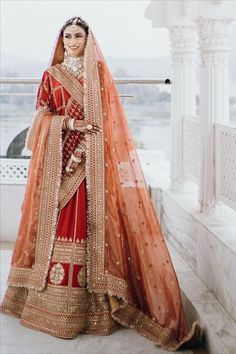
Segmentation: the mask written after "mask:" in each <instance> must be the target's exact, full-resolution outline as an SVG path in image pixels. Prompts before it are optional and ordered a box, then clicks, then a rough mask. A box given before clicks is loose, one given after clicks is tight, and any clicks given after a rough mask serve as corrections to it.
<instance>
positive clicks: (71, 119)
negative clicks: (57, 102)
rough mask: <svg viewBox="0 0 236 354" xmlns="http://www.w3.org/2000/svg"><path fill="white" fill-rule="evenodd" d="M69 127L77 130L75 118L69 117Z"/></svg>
mask: <svg viewBox="0 0 236 354" xmlns="http://www.w3.org/2000/svg"><path fill="white" fill-rule="evenodd" d="M68 128H69V129H70V130H75V120H74V118H70V119H68Z"/></svg>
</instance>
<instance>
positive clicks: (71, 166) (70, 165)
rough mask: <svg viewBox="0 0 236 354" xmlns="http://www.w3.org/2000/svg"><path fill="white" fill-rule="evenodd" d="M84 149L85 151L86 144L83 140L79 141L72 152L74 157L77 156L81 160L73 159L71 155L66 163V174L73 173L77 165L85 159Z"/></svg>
mask: <svg viewBox="0 0 236 354" xmlns="http://www.w3.org/2000/svg"><path fill="white" fill-rule="evenodd" d="M85 151H86V145H85V143H84V142H83V141H81V142H80V144H79V145H78V146H77V148H76V149H75V151H74V153H73V154H74V156H75V158H79V159H81V161H80V162H77V161H74V160H73V158H72V156H71V157H70V158H69V160H68V161H67V164H66V172H67V173H68V174H72V173H74V172H75V170H76V168H77V167H78V165H79V164H80V163H81V162H82V161H83V160H84V159H85Z"/></svg>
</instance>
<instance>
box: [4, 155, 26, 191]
mask: <svg viewBox="0 0 236 354" xmlns="http://www.w3.org/2000/svg"><path fill="white" fill-rule="evenodd" d="M28 166H29V159H4V158H1V159H0V167H1V168H0V184H23V185H24V184H26V180H27V173H28Z"/></svg>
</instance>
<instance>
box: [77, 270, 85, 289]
mask: <svg viewBox="0 0 236 354" xmlns="http://www.w3.org/2000/svg"><path fill="white" fill-rule="evenodd" d="M77 280H78V283H79V285H80V286H81V287H82V288H84V287H85V268H84V267H82V268H81V269H80V270H79V272H78V274H77Z"/></svg>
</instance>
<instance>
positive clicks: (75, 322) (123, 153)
mask: <svg viewBox="0 0 236 354" xmlns="http://www.w3.org/2000/svg"><path fill="white" fill-rule="evenodd" d="M26 147H28V148H29V149H30V150H31V151H32V157H31V160H30V166H29V173H28V183H27V187H26V193H25V197H24V202H23V205H22V218H21V223H20V227H19V231H18V235H17V240H16V244H15V248H14V251H13V255H12V261H11V269H10V273H9V276H8V282H7V284H8V287H7V291H6V294H5V297H4V299H3V302H2V305H1V311H2V312H3V313H6V314H8V315H11V316H15V317H19V318H20V323H21V324H22V325H24V326H27V327H30V328H32V329H35V330H39V331H43V332H46V333H49V334H51V335H53V336H56V337H61V338H75V337H76V336H78V334H79V333H89V334H95V335H108V334H110V333H112V332H113V331H115V330H117V329H118V328H119V327H121V326H124V327H127V328H133V329H135V330H136V331H137V332H138V333H140V334H141V335H143V336H145V337H147V338H149V339H150V340H152V341H153V342H154V343H155V344H156V345H158V346H161V347H162V348H163V349H167V350H170V351H175V350H177V349H178V348H180V347H183V346H191V345H192V346H193V345H195V344H196V342H197V341H198V338H199V333H200V326H199V324H198V322H195V323H194V324H193V325H192V327H191V329H189V328H188V325H187V323H186V319H185V316H184V311H183V306H182V303H181V298H180V289H179V285H178V281H177V278H176V274H175V271H174V269H173V265H172V262H171V259H170V255H169V253H168V250H167V247H166V243H165V240H164V237H163V234H162V231H161V228H160V225H159V223H158V220H157V218H156V214H155V210H154V207H153V204H152V201H151V198H150V195H149V192H148V188H147V186H146V183H145V180H144V176H143V172H142V170H141V167H140V163H139V159H138V156H137V152H136V150H135V146H134V143H133V140H132V137H131V134H130V131H129V129H128V125H127V121H126V118H125V114H124V111H123V108H122V105H121V102H120V99H119V94H118V92H117V90H116V87H115V84H114V81H113V79H112V76H111V74H110V72H109V70H108V67H107V65H106V62H105V59H104V57H103V56H102V53H101V51H100V49H99V46H98V44H97V42H96V39H95V37H94V35H93V33H92V31H91V29H90V28H89V26H88V25H87V23H86V22H85V21H83V20H82V19H81V18H80V17H74V18H72V19H70V20H68V21H67V22H66V24H65V25H64V26H63V27H62V29H61V31H60V33H59V36H58V40H57V43H56V47H55V50H54V53H53V58H52V61H51V65H50V66H49V68H48V69H47V70H46V71H45V72H44V73H43V77H42V80H41V83H40V87H39V90H38V96H37V105H36V112H35V116H34V120H33V123H32V126H31V127H30V130H29V132H28V135H27V139H26Z"/></svg>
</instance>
